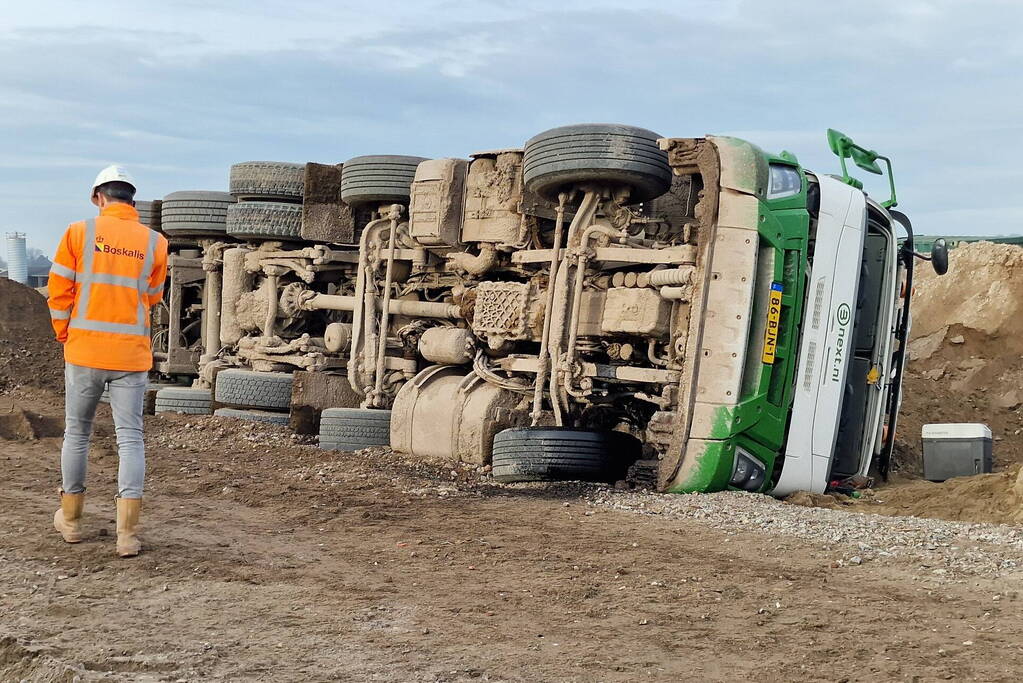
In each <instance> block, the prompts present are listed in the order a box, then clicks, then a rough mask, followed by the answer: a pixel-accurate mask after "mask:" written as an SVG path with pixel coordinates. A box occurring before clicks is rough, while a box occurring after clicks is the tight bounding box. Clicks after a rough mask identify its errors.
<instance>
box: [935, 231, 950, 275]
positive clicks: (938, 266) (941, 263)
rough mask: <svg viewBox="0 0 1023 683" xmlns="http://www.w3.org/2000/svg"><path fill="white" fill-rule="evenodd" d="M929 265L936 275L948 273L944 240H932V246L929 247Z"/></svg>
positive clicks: (946, 247) (946, 250) (946, 249)
mask: <svg viewBox="0 0 1023 683" xmlns="http://www.w3.org/2000/svg"><path fill="white" fill-rule="evenodd" d="M931 265H932V266H933V267H934V272H935V273H937V274H938V275H944V274H945V273H947V272H948V246H947V245H946V244H945V240H944V239H941V238H938V239H936V240H934V246H932V247H931Z"/></svg>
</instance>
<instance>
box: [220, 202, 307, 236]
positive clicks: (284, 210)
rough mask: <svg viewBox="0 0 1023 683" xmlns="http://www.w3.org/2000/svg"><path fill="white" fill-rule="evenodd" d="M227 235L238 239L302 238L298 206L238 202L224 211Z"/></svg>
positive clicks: (300, 210) (300, 211) (281, 203)
mask: <svg viewBox="0 0 1023 683" xmlns="http://www.w3.org/2000/svg"><path fill="white" fill-rule="evenodd" d="M227 234H228V235H230V236H231V237H234V238H236V239H242V240H283V241H291V242H294V241H299V240H301V239H302V205H301V204H285V203H284V202H241V203H240V204H234V205H233V206H231V208H230V209H228V211H227Z"/></svg>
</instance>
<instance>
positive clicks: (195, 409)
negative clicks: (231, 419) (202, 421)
mask: <svg viewBox="0 0 1023 683" xmlns="http://www.w3.org/2000/svg"><path fill="white" fill-rule="evenodd" d="M211 398H212V397H211V396H210V390H209V389H193V388H191V387H182V388H180V389H172V388H167V389H161V390H160V391H158V392H156V412H158V413H189V414H191V415H209V414H210V412H211V411H210V404H211V402H212V401H211Z"/></svg>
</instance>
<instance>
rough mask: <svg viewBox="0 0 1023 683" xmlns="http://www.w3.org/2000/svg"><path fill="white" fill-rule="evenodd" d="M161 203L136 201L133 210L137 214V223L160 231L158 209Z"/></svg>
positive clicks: (156, 201)
mask: <svg viewBox="0 0 1023 683" xmlns="http://www.w3.org/2000/svg"><path fill="white" fill-rule="evenodd" d="M162 204H163V201H162V200H160V199H153V200H152V201H138V202H135V210H136V211H138V212H139V223H141V224H142V225H144V226H146V227H147V228H152V229H153V230H156V231H159V230H160V208H161V205H162Z"/></svg>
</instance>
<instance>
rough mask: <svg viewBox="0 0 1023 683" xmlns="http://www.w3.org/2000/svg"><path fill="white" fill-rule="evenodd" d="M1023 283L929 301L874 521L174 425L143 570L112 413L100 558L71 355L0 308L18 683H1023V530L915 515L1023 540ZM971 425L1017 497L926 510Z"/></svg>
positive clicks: (845, 505)
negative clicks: (982, 431)
mask: <svg viewBox="0 0 1023 683" xmlns="http://www.w3.org/2000/svg"><path fill="white" fill-rule="evenodd" d="M1017 249H1018V248H1017ZM1020 254H1023V250H1017V251H1013V250H1012V249H1009V250H1006V249H1003V248H1002V247H996V246H995V245H986V246H984V245H980V246H969V247H963V248H960V249H957V250H955V251H954V252H953V255H952V271H951V273H950V275H951V274H954V272H956V269H957V268H958V269H959V272H971V273H972V274H973V275H974V277H972V278H956V281H955V282H953V281H952V280H949V279H944V280H935V279H934V278H933V277H931V276H928V275H926V274H924V275H923V276H922V277H921V280H920V284H919V290H920V293H919V294H918V306H917V308H916V313H915V314H914V333H915V341H914V347H913V360H912V363H911V365H910V371H909V375H908V376H907V384H906V387H907V390H906V396H905V402H904V404H903V411H902V417H901V421H900V427H899V431H898V433H899V449H898V460H897V463H896V464H897V469H898V475H897V477H896V478H895V479H894V480H893V482H892V483H891V484H890V485H888V486H886V487H882V488H879V489H878V490H876V491H873V492H871V493H869V494H868V495H867V496H866V497H865V498H863V499H861V500H859V501H853V500H851V499H849V498H846V497H830V496H816V497H815V496H807V497H804V498H805V499H803V500H793V501H792V502H795V503H801V504H803V505H808V506H811V507H806V508H799V507H797V506H781V507H782V508H784V512H785V514H780V512H779V511H778V508H777V507H771V506H769V505H766V504H765V505H764V506H762V507H763V509H761V510H759V511H758V512H756V514H755V515H754V517H750V513H749V512H748V510H747V509H746V508H745V507H742V506H735V507H733V501H732V500H731V499H726V500H721V499H717V500H715V501H714V503H713V506H716V509H717V513H716V517H714V518H713V519H712V518H711V516H710V515H709V513H708V514H705V512H704V510H703V509H702V508H701V505H702V504H703V503H702V502H700V501H703V500H704V499H705V498H706V500H712V499H711V497H697V498H694V499H693V500H692V501H689V500H682V501H681V502H680V499H678V498H676V497H668V499H667V500H668V502H663V501H664V499H665V497H660V498H658V497H657V496H654V495H650V496H649V497H648V498H646V497H644V495H645V494H643V493H642V492H617V491H604V492H602V493H601V496H603V497H605V498H609V499H610V500H612V501H616V500H617V501H618V502H613V503H612V504H610V505H604V504H598V503H594V499H593V497H592V496H588V495H586V494H585V493H581V492H580V490H579V489H576V488H572V487H554V488H550V487H547V488H544V487H522V488H514V487H501V486H498V485H495V484H493V483H492V482H491V481H490V480H489V478H488V477H487V476H486V475H485V473H484V472H480V471H477V470H475V469H461V468H457V469H450V470H449V469H444V468H436V467H431V466H425V465H422V464H416V463H411V462H408V461H404V460H402V459H400V458H399V457H397V456H395V455H393V454H391V453H389V452H387V451H380V452H372V453H369V452H365V453H357V454H339V453H329V452H324V451H320V450H318V449H317V448H316V447H315V446H313V445H309V444H308V443H306V440H303V438H300V437H295V436H293V435H291V434H289V433H288V432H287V431H286V430H283V429H280V428H275V427H269V426H263V425H259V426H256V425H246V424H243V423H236V422H233V421H230V420H222V419H218V418H212V417H202V418H197V417H194V416H175V415H164V416H157V417H149V418H147V437H146V438H147V447H148V453H149V465H148V479H147V500H146V504H145V509H144V512H143V522H144V532H143V539H144V542H145V552H144V553H143V555H142V556H140V557H138V558H135V559H132V560H119V559H117V558H116V557H115V555H114V524H113V514H114V512H113V507H114V506H113V495H114V491H115V486H116V484H115V481H116V466H117V456H116V446H115V443H114V439H113V429H112V426H111V424H110V417H109V411H108V409H107V408H106V407H104V406H101V408H100V420H99V424H98V426H97V436H96V438H95V439H94V443H93V451H92V455H91V459H90V467H91V470H90V474H89V477H90V479H89V486H90V488H89V492H88V495H87V504H86V516H87V517H86V538H85V541H84V542H83V543H81V544H79V545H76V546H68V545H66V544H64V543H63V542H62V541H61V540H60V537H59V535H58V534H57V533H56V532H54V531H53V529H52V526H51V519H52V514H53V510H54V509H55V507H56V505H57V497H56V494H55V490H56V488H57V486H58V484H59V462H58V453H59V447H60V438H59V437H60V433H61V427H62V423H61V406H62V397H61V396H60V393H59V389H60V383H61V382H60V380H61V372H60V357H59V347H58V346H57V345H55V344H54V343H53V342H52V340H51V339H50V338H49V330H48V324H47V322H46V317H45V316H46V312H45V303H44V302H43V300H42V298H41V297H38V296H37V295H35V294H33V295H32V296H29V295H28V294H26V292H27V291H29V290H25V291H20V290H16V288H11V287H8V286H7V285H5V284H4V283H5V282H6V281H4V280H2V279H0V466H2V467H3V471H4V473H5V475H6V476H5V485H4V486H3V487H2V489H0V537H2V539H3V542H2V544H0V605H2V606H3V610H2V611H0V680H3V681H7V680H29V681H68V682H70V681H75V680H81V681H92V680H122V681H193V680H274V681H278V680H279V681H319V680H359V681H361V680H378V681H470V680H491V681H504V680H512V681H533V680H567V681H592V680H609V681H633V680H678V679H685V680H736V679H750V680H757V681H797V680H799V681H802V680H811V681H817V680H821V681H823V680H827V681H867V680H870V681H875V680H908V681H931V680H982V681H1016V680H1019V679H1020V677H1021V672H1023V611H1021V609H1020V604H1021V599H1023V590H1021V589H1023V534H1018V533H1017V531H1016V530H1018V529H1019V527H990V526H971V525H966V524H962V523H960V522H933V524H936V525H938V526H936V527H934V528H933V529H932V527H930V526H925V527H924V529H923V531H921V530H920V524H921V523H922V522H919V521H918V520H912V519H911V518H907V517H904V515H916V516H921V517H933V518H940V519H949V520H965V521H967V522H995V523H1010V524H1019V522H1020V520H1021V515H1023V484H1021V483H1019V481H1018V474H1017V473H1018V464H1019V463H1020V462H1023V436H1021V433H1020V432H1023V416H1021V412H1020V404H1021V402H1023V398H1021V397H1020V396H1018V395H1016V394H1015V393H1014V392H1015V391H1016V390H1017V389H1018V388H1019V387H1020V386H1023V384H1021V382H1023V363H1021V362H1020V361H1019V360H1018V359H1019V358H1020V357H1021V355H1023V341H1021V340H1023V334H1019V333H1021V332H1023V323H1020V322H1019V321H1020V320H1021V319H1020V318H1019V317H1018V316H1017V315H1016V306H1017V302H1018V301H1020V300H1023V283H1021V280H1023V265H1019V267H1017V265H1018V264H1023V258H1021V257H1020ZM921 270H923V269H921ZM3 287H7V288H6V289H3ZM1017 295H1018V296H1017ZM950 302H953V303H950ZM955 302H958V303H955ZM28 312H31V314H29V313H28ZM946 420H947V421H980V422H986V423H988V424H990V425H991V427H992V429H993V431H994V433H995V436H996V443H995V449H994V450H995V462H996V470H997V472H996V474H993V475H988V476H986V477H974V478H968V479H963V480H957V481H954V482H948V483H945V484H931V483H928V482H923V481H920V480H919V478H918V476H919V470H920V445H919V430H920V426H921V425H922V424H923V423H925V422H937V421H946ZM619 493H621V498H620V499H616V498H615V496H617V495H618V494H619ZM757 498H763V497H752V498H750V500H751V501H753V502H752V503H750V504H752V505H754V507H756V506H758V505H760V503H758V502H757V501H756V499H757ZM656 500H661V501H662V502H661V503H657V504H658V505H661V506H664V507H671V508H672V509H675V510H679V509H681V510H683V511H689V512H688V513H687V514H686V515H681V516H679V515H677V514H676V515H671V514H659V513H653V512H652V510H653V509H654V507H655V501H656ZM764 500H765V501H769V499H766V498H764ZM743 501H744V505H745V504H746V503H745V501H746V499H743ZM769 502H771V505H777V504H776V503H774V502H773V501H769ZM713 506H712V507H713ZM822 508H835V509H834V510H828V509H822ZM722 510H723V512H722ZM856 512H870V513H881V515H885V516H884V517H882V516H876V515H858V514H855V513H856ZM835 514H838V515H842V517H841V523H837V522H836V519H838V518H836V517H834V516H832V517H824V516H823V515H835ZM751 519H755V520H756V521H755V523H753V522H751V521H750V520H751ZM931 523H932V522H931V521H929V520H928V521H927V524H931ZM845 527H851V528H855V529H859V532H858V533H860V538H862V537H863V535H864V534H866V535H867V536H868V537H869V536H870V534H872V533H873V530H874V529H876V533H877V536H878V538H883V539H885V540H884V543H879V544H875V545H877V546H879V547H878V548H871V547H870V544H869V543H864V542H863V541H862V540H860V541H856V540H855V539H854V538H852V537H851V536H849V535H848V534H847V532H846V531H842V529H843V528H845ZM921 534H922V535H921ZM899 538H904V539H906V540H904V541H903V542H902V545H903V549H902V550H904V551H908V552H895V547H894V546H895V545H897V543H898V542H897V541H894V540H893V539H899ZM998 538H1001V539H1002V541H1003V542H1004V544H1003V545H1002V546H999V547H997V548H995V549H994V551H991V552H989V550H985V547H986V546H984V543H985V542H986V541H993V540H996V539H998ZM1006 538H1007V539H1008V540H1007V541H1006V540H1005V539H1006ZM921 539H923V540H921ZM977 539H981V540H980V541H978V540H977ZM1005 544H1008V545H1005ZM880 546H884V547H880ZM885 548H887V550H885ZM917 550H919V552H916V551H917ZM934 553H937V554H938V556H939V557H940V556H942V555H941V554H942V553H944V555H943V556H944V557H945V561H944V562H942V561H941V560H940V559H939V560H934V559H932V555H933V554H934Z"/></svg>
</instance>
